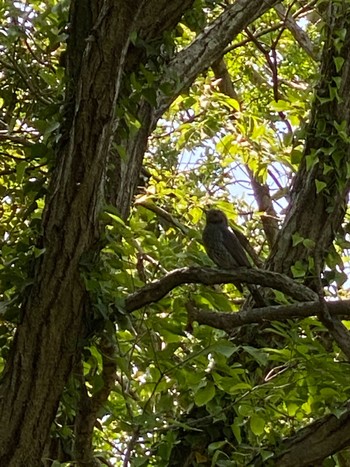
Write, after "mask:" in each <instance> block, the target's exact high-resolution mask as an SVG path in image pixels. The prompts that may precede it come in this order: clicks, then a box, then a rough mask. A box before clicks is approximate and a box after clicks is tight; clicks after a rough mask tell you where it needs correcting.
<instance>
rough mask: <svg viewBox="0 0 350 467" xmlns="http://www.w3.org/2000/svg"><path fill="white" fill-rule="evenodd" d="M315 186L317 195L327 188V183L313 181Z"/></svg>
mask: <svg viewBox="0 0 350 467" xmlns="http://www.w3.org/2000/svg"><path fill="white" fill-rule="evenodd" d="M315 184H316V192H317V194H318V193H320V192H321V191H322V190H324V189H325V188H326V186H327V183H325V182H322V181H321V180H315Z"/></svg>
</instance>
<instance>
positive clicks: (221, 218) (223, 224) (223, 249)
mask: <svg viewBox="0 0 350 467" xmlns="http://www.w3.org/2000/svg"><path fill="white" fill-rule="evenodd" d="M205 215H206V220H207V223H206V226H205V228H204V230H203V236H202V239H203V244H204V248H205V250H206V252H207V254H208V256H209V258H210V259H211V260H212V261H214V263H215V264H216V265H217V266H219V268H221V269H235V268H238V267H246V268H250V267H252V266H251V264H250V262H249V260H248V257H247V255H246V253H245V251H244V249H243V247H242V245H241V243H240V241H239V240H238V238H237V236H236V234H235V233H234V232H233V231H231V230H230V229H229V226H228V220H227V217H226V215H225V214H224V213H223V212H222V211H220V210H219V209H209V210H207V211H205ZM235 285H236V287H237V288H238V290H239V291H240V292H242V290H243V289H242V285H241V284H236V283H235ZM248 288H249V290H250V292H251V294H252V296H253V298H254V300H255V302H256V304H257V305H258V306H264V305H265V303H264V300H263V298H262V296H261V294H260V292H259V291H258V289H257V288H256V287H255V286H254V285H248Z"/></svg>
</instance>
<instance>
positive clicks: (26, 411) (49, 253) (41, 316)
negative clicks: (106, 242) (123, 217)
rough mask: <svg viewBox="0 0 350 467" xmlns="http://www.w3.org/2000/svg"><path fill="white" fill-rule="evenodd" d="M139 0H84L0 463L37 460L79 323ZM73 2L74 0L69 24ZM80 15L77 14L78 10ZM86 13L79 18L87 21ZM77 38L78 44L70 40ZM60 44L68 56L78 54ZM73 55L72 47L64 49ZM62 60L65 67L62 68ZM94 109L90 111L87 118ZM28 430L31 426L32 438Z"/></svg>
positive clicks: (14, 353) (11, 375)
mask: <svg viewBox="0 0 350 467" xmlns="http://www.w3.org/2000/svg"><path fill="white" fill-rule="evenodd" d="M141 3H142V2H141V1H135V2H130V3H129V2H123V1H115V0H105V1H101V2H99V3H97V2H96V3H94V2H91V3H90V2H84V7H85V13H86V14H90V15H91V19H92V20H96V21H95V22H94V24H93V27H92V29H91V30H90V31H89V36H88V37H86V36H85V33H86V30H85V32H83V33H82V36H81V38H80V41H81V40H83V41H85V42H84V44H85V46H82V44H81V43H80V41H79V43H80V52H78V53H77V57H79V56H80V55H81V53H82V52H83V56H82V58H81V60H80V61H81V67H78V69H79V72H78V73H77V75H76V76H68V80H73V82H72V87H71V89H73V87H74V88H75V89H76V91H75V92H71V93H68V99H69V102H68V103H67V106H68V108H67V109H66V110H67V112H66V114H65V121H64V123H63V125H64V128H67V125H68V124H69V126H70V129H69V133H68V131H65V135H64V136H65V138H64V139H63V142H62V144H61V146H60V148H59V153H58V154H57V158H58V160H59V162H58V167H59V170H58V171H57V173H56V178H55V180H54V182H53V183H52V185H51V194H50V196H49V199H48V200H47V206H46V210H45V214H44V222H43V228H44V230H43V239H42V243H43V247H44V248H45V254H44V255H43V258H42V260H41V261H40V263H39V264H38V265H37V269H36V273H35V279H34V285H33V287H32V288H31V291H30V293H29V295H28V297H27V299H26V300H25V303H24V305H23V309H22V314H23V318H22V322H21V323H20V325H19V326H18V329H17V332H16V335H15V338H14V343H13V347H12V350H11V353H10V357H9V359H8V363H7V366H6V370H5V373H4V376H3V379H2V384H1V388H0V389H1V405H0V464H1V465H4V466H5V465H6V466H9V467H11V466H16V467H20V466H37V465H40V458H41V455H42V451H43V448H44V445H45V442H46V439H47V436H48V433H49V430H50V426H51V423H52V421H53V418H54V415H55V412H56V409H57V404H58V401H59V399H60V396H61V393H62V390H63V387H64V384H65V382H66V380H67V377H68V375H69V373H70V371H71V368H72V364H73V360H74V356H75V355H76V353H77V351H78V349H79V347H80V345H81V341H80V339H81V337H82V330H83V318H84V306H85V301H86V292H85V288H84V286H83V283H82V280H81V278H80V274H79V260H80V257H81V255H82V254H83V253H85V252H88V251H89V250H90V249H91V248H92V246H93V244H94V242H95V240H96V235H97V215H98V213H99V208H100V202H101V195H102V193H101V188H102V180H103V174H104V167H105V165H106V158H107V154H108V150H109V145H110V138H111V132H112V124H113V121H114V109H115V103H116V98H117V96H118V91H119V86H120V79H121V74H122V70H123V63H124V58H125V53H126V50H127V47H128V43H129V35H130V32H131V31H132V28H133V24H134V18H135V16H136V14H137V11H138V9H139V7H140V5H141ZM78 5H81V4H79V2H73V4H72V12H73V24H79V22H78V21H77V18H76V17H74V15H75V14H77V11H81V10H80V9H79V8H80V7H78ZM85 13H84V14H85ZM89 23H90V19H89V18H87V20H86V23H84V24H89ZM75 46H76V44H75ZM72 48H74V44H73V43H71V44H69V46H68V64H69V60H70V59H71V60H72V58H70V57H74V56H76V55H75V54H76V49H74V50H73V49H72ZM70 54H71V55H70ZM69 69H70V66H69V65H68V70H69ZM92 116H93V118H92ZM33 434H35V435H34V436H33Z"/></svg>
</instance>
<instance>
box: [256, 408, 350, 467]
mask: <svg viewBox="0 0 350 467" xmlns="http://www.w3.org/2000/svg"><path fill="white" fill-rule="evenodd" d="M349 444H350V410H349V404H348V407H346V410H345V412H344V413H343V414H342V415H340V416H335V415H333V414H332V415H327V416H326V417H324V418H322V419H320V420H317V421H316V422H314V423H312V424H311V425H308V426H307V427H305V428H303V429H302V430H300V431H299V432H298V433H297V434H296V435H295V436H293V437H292V438H288V439H287V440H285V441H284V442H282V444H281V446H280V447H281V450H282V452H281V454H279V455H278V456H277V457H276V458H275V459H274V464H273V465H275V466H277V467H282V466H283V467H294V466H296V465H297V466H299V467H306V466H309V465H321V464H322V461H323V459H325V458H327V457H328V456H330V455H332V454H334V453H336V452H339V451H341V450H342V449H343V448H345V447H346V446H349ZM254 465H261V464H258V463H255V464H254Z"/></svg>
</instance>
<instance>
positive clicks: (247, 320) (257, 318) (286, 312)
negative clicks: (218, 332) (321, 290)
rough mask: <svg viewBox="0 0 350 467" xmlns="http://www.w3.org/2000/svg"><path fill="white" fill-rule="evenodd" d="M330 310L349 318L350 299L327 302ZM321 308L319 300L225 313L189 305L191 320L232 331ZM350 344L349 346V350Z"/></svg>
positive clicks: (303, 315)
mask: <svg viewBox="0 0 350 467" xmlns="http://www.w3.org/2000/svg"><path fill="white" fill-rule="evenodd" d="M327 309H328V312H329V313H330V315H331V316H332V317H338V316H341V317H343V319H348V317H349V316H350V300H344V301H341V300H339V301H336V302H327ZM319 310H320V302H319V301H318V300H316V301H312V302H300V303H293V304H292V305H277V306H267V307H264V308H253V309H250V310H243V311H239V312H237V313H223V312H214V311H208V310H201V309H198V308H197V307H195V306H193V305H192V304H191V303H190V304H188V305H187V311H188V312H189V316H190V320H192V321H197V322H198V323H199V324H206V325H207V326H211V327H213V328H216V329H222V330H223V331H226V332H228V333H229V332H231V331H232V329H234V328H237V327H239V326H244V325H245V324H262V323H266V322H269V321H285V320H288V319H294V318H307V317H308V316H317V315H318V313H319ZM349 349H350V346H348V350H349Z"/></svg>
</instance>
